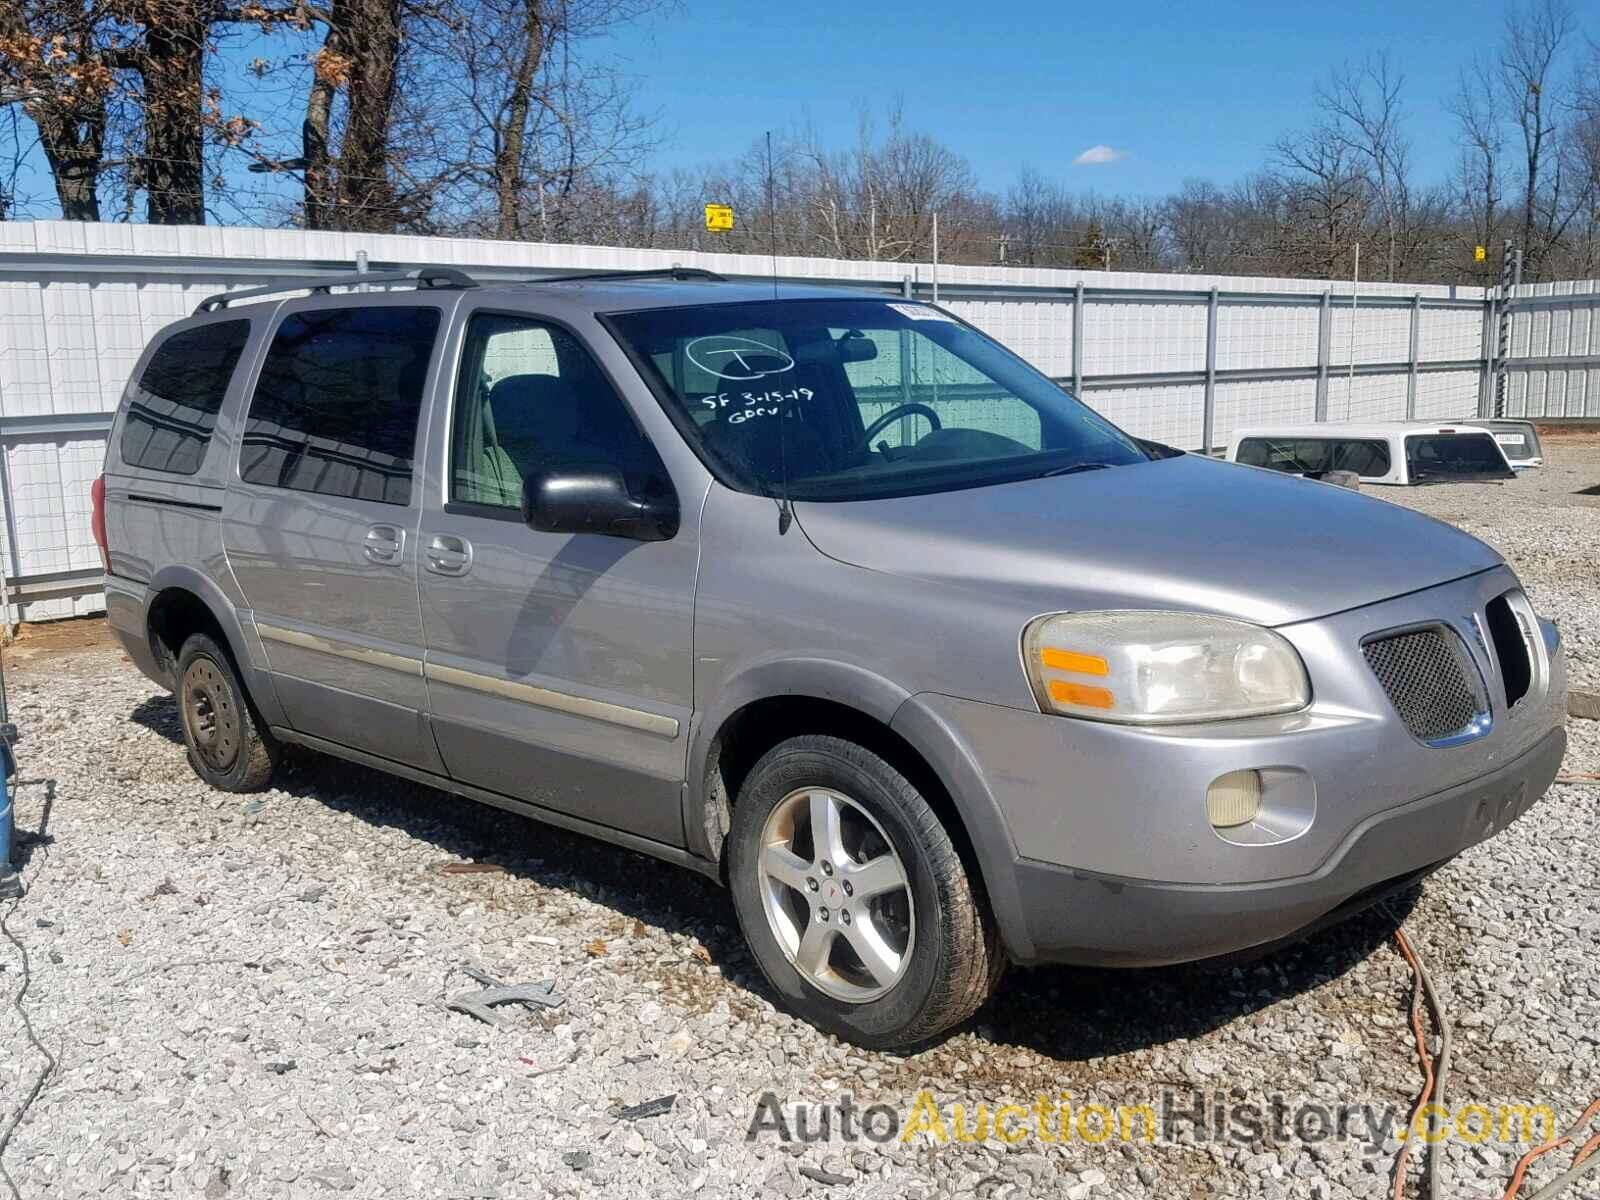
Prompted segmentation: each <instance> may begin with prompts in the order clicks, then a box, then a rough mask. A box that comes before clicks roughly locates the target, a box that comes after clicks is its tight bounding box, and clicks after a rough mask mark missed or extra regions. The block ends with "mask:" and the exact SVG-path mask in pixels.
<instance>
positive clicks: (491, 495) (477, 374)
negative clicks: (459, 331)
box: [450, 314, 667, 508]
mask: <svg viewBox="0 0 1600 1200" xmlns="http://www.w3.org/2000/svg"><path fill="white" fill-rule="evenodd" d="M453 425H454V429H453V431H452V435H451V463H452V466H451V474H450V498H451V499H452V500H459V501H465V502H467V503H472V504H490V505H494V506H496V507H502V508H516V507H518V506H519V505H520V504H521V503H522V481H523V479H524V477H526V476H527V475H529V474H530V473H532V472H534V471H553V470H561V469H564V468H571V467H594V466H604V467H614V468H615V469H617V470H619V471H621V472H622V475H623V478H624V479H625V480H627V482H628V486H629V487H630V489H632V490H633V491H634V493H635V494H636V495H639V496H641V498H642V497H643V496H644V495H646V494H648V493H649V492H651V491H652V490H654V489H656V488H660V487H665V486H667V484H666V469H665V468H664V467H663V466H662V464H661V460H660V459H659V458H657V457H656V453H655V448H654V447H652V446H651V445H650V442H649V441H648V439H646V437H645V436H644V434H643V433H641V432H640V430H639V427H638V426H637V425H636V424H635V423H634V420H633V416H632V414H631V413H629V412H628V409H627V406H626V405H625V404H624V403H623V402H622V398H621V397H620V396H618V395H617V393H616V391H615V390H614V389H613V388H612V386H611V384H610V382H609V381H608V380H607V379H606V377H605V376H604V375H602V374H601V372H600V368H599V367H598V366H597V365H596V364H595V361H594V359H593V358H592V357H591V356H590V354H589V352H588V351H587V350H586V349H585V348H584V346H583V345H582V343H581V342H579V341H578V339H577V338H575V337H574V336H573V335H572V334H570V333H568V332H567V331H566V330H564V329H561V328H559V327H557V326H554V325H545V324H542V323H540V322H538V321H533V320H529V319H528V318H526V317H508V316H499V315H493V314H483V315H480V316H476V317H473V318H472V321H471V322H470V323H469V324H468V326H467V340H466V347H465V349H464V350H463V352H462V355H461V374H460V375H459V377H458V378H457V381H456V404H455V416H454V419H453Z"/></svg>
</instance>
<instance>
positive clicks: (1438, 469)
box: [1406, 433, 1515, 483]
mask: <svg viewBox="0 0 1600 1200" xmlns="http://www.w3.org/2000/svg"><path fill="white" fill-rule="evenodd" d="M1406 466H1407V467H1408V468H1410V472H1411V481H1412V482H1413V483H1421V482H1426V481H1428V480H1430V479H1461V478H1463V477H1478V478H1487V479H1511V478H1514V477H1515V473H1514V472H1513V471H1512V470H1511V468H1510V467H1509V466H1507V465H1506V460H1505V455H1503V454H1502V453H1501V452H1500V448H1499V447H1498V446H1496V445H1495V444H1494V438H1492V437H1490V436H1489V435H1488V434H1487V433H1446V434H1429V435H1427V436H1423V437H1408V438H1407V439H1406Z"/></svg>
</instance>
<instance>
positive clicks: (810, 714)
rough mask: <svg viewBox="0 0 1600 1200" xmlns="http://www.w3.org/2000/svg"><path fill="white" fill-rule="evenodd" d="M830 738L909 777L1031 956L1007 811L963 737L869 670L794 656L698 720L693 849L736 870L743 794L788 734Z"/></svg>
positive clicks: (688, 799) (1020, 949)
mask: <svg viewBox="0 0 1600 1200" xmlns="http://www.w3.org/2000/svg"><path fill="white" fill-rule="evenodd" d="M799 733H830V734H833V735H835V736H838V737H843V738H846V739H848V740H851V741H854V742H857V743H858V744H861V745H865V746H866V747H867V748H868V749H870V750H872V751H873V752H874V753H877V754H879V755H881V756H882V757H883V758H885V759H886V760H887V761H889V762H890V763H891V764H892V765H893V766H894V767H895V768H896V769H897V770H899V771H900V772H901V773H902V774H904V775H905V776H906V777H907V778H908V779H910V780H911V781H912V782H913V783H914V784H916V785H917V787H918V790H919V791H921V792H922V793H923V794H924V796H925V797H926V798H927V800H928V803H929V804H930V806H932V807H933V808H934V810H935V812H936V813H938V815H939V818H940V820H941V821H942V822H944V824H945V828H946V830H947V831H948V832H949V834H950V836H951V839H952V841H954V842H955V843H956V847H957V850H958V851H959V853H960V854H961V856H962V858H963V860H964V861H965V862H966V864H967V868H968V871H969V873H970V874H971V875H972V878H973V881H974V883H975V884H976V886H977V888H978V890H979V891H980V893H982V894H983V895H985V897H986V898H987V900H988V902H989V904H990V908H991V910H992V911H993V913H994V916H995V919H996V921H997V923H998V924H999V927H1000V932H1001V936H1002V939H1003V940H1004V941H1005V943H1006V945H1007V947H1008V949H1010V950H1012V951H1013V953H1014V954H1015V955H1016V956H1018V957H1025V956H1027V955H1028V954H1029V953H1030V952H1031V947H1030V946H1029V944H1028V939H1027V934H1026V924H1025V923H1024V922H1023V921H1022V920H1021V919H1020V917H1021V911H1020V904H1019V901H1018V899H1017V893H1016V887H1015V883H1014V879H1013V872H1012V864H1013V863H1014V861H1015V858H1016V853H1015V849H1014V847H1013V845H1012V843H1011V835H1010V831H1009V828H1008V827H1007V825H1006V823H1005V821H1004V818H1003V817H1002V816H1001V813H1000V809H999V806H998V805H997V804H996V803H995V800H994V797H993V795H992V794H991V793H990V792H989V789H988V787H987V785H986V784H985V783H984V782H983V775H982V772H981V771H980V770H979V769H978V768H977V764H976V761H975V759H974V758H973V756H972V754H971V752H970V750H969V749H967V747H966V746H965V744H964V743H963V742H962V741H961V739H960V738H959V735H957V734H956V733H955V731H953V730H950V729H949V728H948V727H946V726H945V724H944V723H943V722H942V721H940V720H939V719H938V718H937V717H936V716H935V715H934V714H933V713H932V712H931V711H929V710H928V709H927V708H925V707H923V706H922V705H920V704H919V703H918V702H917V700H916V698H915V697H914V696H912V695H911V694H910V693H908V692H907V691H905V689H903V688H901V687H899V686H897V685H895V684H894V683H892V682H891V681H889V680H886V679H884V678H883V677H882V676H879V675H876V674H874V673H872V672H869V671H866V670H864V669H862V668H860V667H855V666H851V665H848V664H843V663H833V662H828V661H825V660H817V659H807V660H788V661H784V662H772V663H767V664H763V665H762V666H759V667H756V668H753V669H752V670H750V671H748V672H745V673H744V674H742V675H740V676H738V677H737V678H736V679H735V680H733V681H731V682H730V684H728V685H726V686H724V687H723V688H722V690H721V691H720V693H719V695H718V698H717V703H716V704H715V705H714V706H713V708H712V709H711V710H710V711H709V712H708V714H707V717H706V719H704V720H702V721H699V722H697V724H696V727H695V734H694V736H693V739H692V741H691V747H690V753H689V770H688V776H687V779H688V782H687V786H686V788H685V800H684V803H685V811H684V828H685V833H686V836H687V840H688V843H689V849H690V851H691V852H692V853H694V854H697V855H699V856H701V857H704V858H707V859H709V860H710V861H712V862H715V863H717V864H719V866H721V867H722V868H723V869H724V871H725V869H726V857H725V854H724V843H725V838H726V834H727V831H728V828H729V822H730V820H731V815H732V811H733V803H734V800H735V798H736V797H737V795H738V792H739V788H740V786H741V785H742V784H743V782H744V779H745V777H746V776H747V775H748V774H749V771H750V769H751V768H752V767H754V766H755V764H756V762H757V761H758V760H759V759H760V757H761V755H762V754H764V753H765V752H766V751H767V750H769V749H770V748H771V747H772V746H774V745H776V744H777V743H778V742H780V741H782V740H783V739H784V738H785V737H789V736H793V735H795V734H799Z"/></svg>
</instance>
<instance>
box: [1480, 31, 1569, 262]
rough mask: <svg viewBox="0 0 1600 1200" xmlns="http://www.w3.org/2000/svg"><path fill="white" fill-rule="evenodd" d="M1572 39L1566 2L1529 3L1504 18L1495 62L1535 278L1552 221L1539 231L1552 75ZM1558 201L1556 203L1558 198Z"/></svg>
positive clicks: (1553, 105) (1551, 131) (1550, 133)
mask: <svg viewBox="0 0 1600 1200" xmlns="http://www.w3.org/2000/svg"><path fill="white" fill-rule="evenodd" d="M1572 36H1573V20H1572V10H1571V9H1569V8H1568V7H1567V5H1566V3H1565V0H1528V2H1527V3H1526V4H1525V5H1524V4H1520V3H1519V4H1517V5H1516V6H1515V7H1513V8H1512V9H1511V10H1510V11H1509V12H1508V13H1507V15H1506V27H1505V36H1504V40H1503V41H1502V43H1501V46H1500V52H1499V56H1498V58H1497V60H1496V67H1497V71H1498V82H1499V85H1500V92H1501V97H1502V99H1503V102H1504V104H1505V106H1506V109H1507V111H1508V112H1509V113H1510V114H1511V118H1512V120H1513V122H1514V123H1515V124H1516V126H1517V128H1518V130H1519V131H1520V133H1521V135H1522V149H1523V157H1524V163H1525V168H1526V170H1525V174H1524V176H1523V189H1522V248H1523V256H1524V258H1523V261H1524V264H1525V268H1526V269H1527V270H1528V271H1529V272H1530V273H1532V272H1534V271H1535V269H1536V266H1537V263H1538V262H1539V260H1540V259H1542V257H1543V255H1544V253H1545V251H1546V249H1547V248H1548V243H1549V241H1550V239H1549V237H1548V236H1546V235H1547V234H1548V231H1549V228H1550V224H1553V221H1554V211H1553V208H1554V205H1551V206H1550V208H1551V210H1552V211H1551V213H1550V216H1551V221H1550V222H1549V223H1547V224H1546V226H1545V228H1544V229H1543V230H1541V228H1540V222H1539V207H1540V188H1541V187H1542V186H1546V185H1547V182H1548V177H1547V175H1546V168H1547V166H1548V156H1549V153H1550V150H1551V148H1552V143H1553V142H1554V140H1555V137H1556V117H1557V114H1558V113H1559V111H1560V105H1559V103H1558V102H1557V100H1556V98H1555V96H1554V93H1553V84H1554V82H1555V74H1556V71H1557V69H1558V66H1559V64H1560V61H1561V57H1562V54H1563V52H1564V51H1565V49H1566V47H1567V45H1568V43H1569V42H1570V41H1571V39H1572ZM1558 200H1559V198H1558Z"/></svg>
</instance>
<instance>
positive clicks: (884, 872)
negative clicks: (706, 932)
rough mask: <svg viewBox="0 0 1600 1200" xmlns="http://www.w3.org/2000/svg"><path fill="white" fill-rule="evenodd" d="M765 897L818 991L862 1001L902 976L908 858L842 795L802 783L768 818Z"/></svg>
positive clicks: (780, 934)
mask: <svg viewBox="0 0 1600 1200" xmlns="http://www.w3.org/2000/svg"><path fill="white" fill-rule="evenodd" d="M760 869H761V882H762V889H761V891H762V902H763V906H764V908H765V910H766V914H767V921H768V923H769V925H770V926H771V928H772V934H773V936H774V937H775V938H776V939H777V941H778V945H779V946H780V947H781V948H782V950H783V952H784V954H786V955H787V956H788V958H789V962H790V963H791V964H793V966H794V967H795V969H796V970H798V971H799V972H800V973H801V974H802V975H804V976H805V977H806V979H807V980H808V981H809V982H810V983H811V984H812V985H813V986H815V987H816V988H818V989H819V990H821V991H823V992H826V993H827V994H828V995H830V996H833V997H835V998H836V999H839V1000H845V1001H848V1002H850V1003H854V1004H865V1003H866V1002H868V1001H870V1000H875V999H877V998H878V997H879V996H882V995H883V994H884V993H886V992H887V991H888V990H889V989H890V988H892V987H894V985H895V984H896V983H898V982H899V981H900V977H901V976H902V975H904V974H905V970H906V965H907V964H908V963H909V962H910V961H911V950H912V941H913V937H914V929H915V926H914V923H913V920H912V917H913V913H912V901H911V885H910V880H909V877H908V876H907V874H906V868H905V864H904V863H902V862H901V861H900V856H899V855H898V854H897V853H896V852H895V849H894V845H893V844H892V843H891V842H890V841H889V839H888V837H887V836H885V834H884V832H883V829H882V827H880V826H879V824H878V822H877V821H875V820H874V819H873V818H872V816H871V814H869V813H868V812H867V811H866V810H865V809H864V808H862V807H861V806H860V805H859V804H857V803H856V802H855V801H853V800H851V799H850V798H849V797H848V796H846V795H845V794H844V793H842V792H837V791H834V790H832V789H831V788H800V789H798V790H796V791H793V792H790V793H789V794H788V795H787V796H785V797H784V798H783V799H782V800H781V801H780V802H779V803H778V804H777V806H776V807H775V808H773V810H772V812H771V813H770V814H769V815H768V817H767V821H766V825H765V827H764V828H763V830H762V838H761V863H760Z"/></svg>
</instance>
